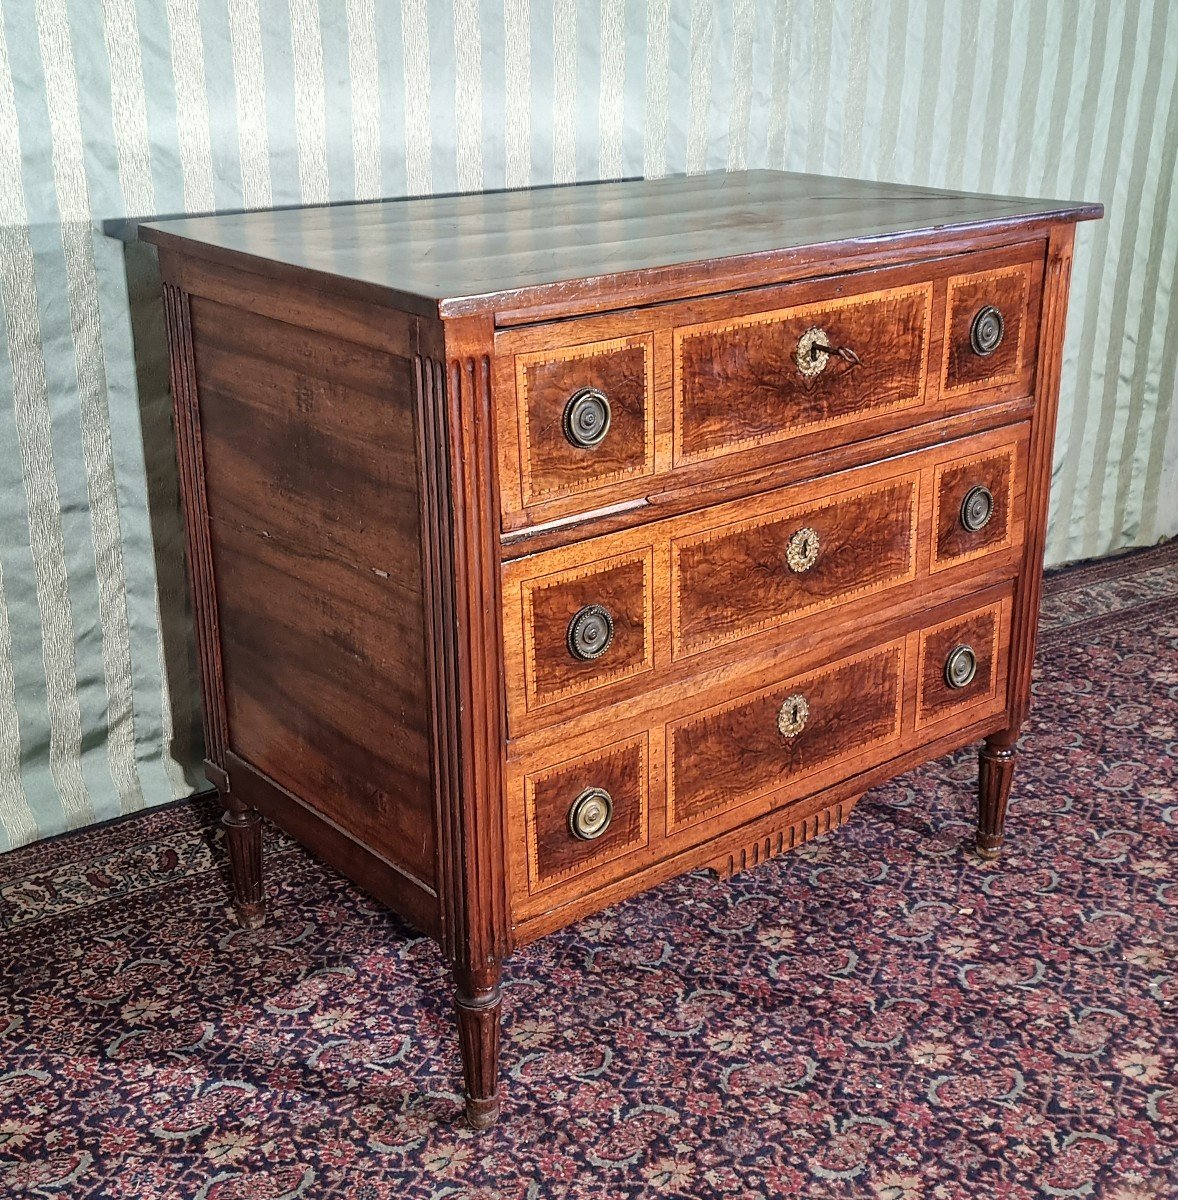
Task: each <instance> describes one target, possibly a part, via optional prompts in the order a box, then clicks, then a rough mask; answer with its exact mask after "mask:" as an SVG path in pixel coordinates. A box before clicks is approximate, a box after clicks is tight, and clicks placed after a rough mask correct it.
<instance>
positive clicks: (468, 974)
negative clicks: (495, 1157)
mask: <svg viewBox="0 0 1178 1200" xmlns="http://www.w3.org/2000/svg"><path fill="white" fill-rule="evenodd" d="M499 978H500V968H499V964H498V963H493V964H491V965H490V966H487V967H483V968H480V969H478V970H468V969H464V968H459V967H456V968H455V970H454V1007H455V1009H456V1011H457V1013H458V1044H459V1047H460V1049H461V1051H462V1074H463V1076H464V1078H465V1082H466V1119H467V1121H468V1123H469V1124H470V1127H471V1128H472V1129H488V1128H490V1126H492V1125H494V1124H495V1122H496V1121H497V1120H498V1119H499V1014H500V1010H501V1008H502V1004H503V997H502V993H501V992H500V990H499Z"/></svg>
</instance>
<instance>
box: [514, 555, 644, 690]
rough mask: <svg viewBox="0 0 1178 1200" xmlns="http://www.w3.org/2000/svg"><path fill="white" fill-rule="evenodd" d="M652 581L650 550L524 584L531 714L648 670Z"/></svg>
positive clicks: (526, 651) (526, 664)
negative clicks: (567, 698)
mask: <svg viewBox="0 0 1178 1200" xmlns="http://www.w3.org/2000/svg"><path fill="white" fill-rule="evenodd" d="M652 575H653V551H651V550H649V549H647V550H645V551H642V552H640V553H637V554H631V555H624V556H618V557H615V558H610V559H606V560H604V561H602V562H595V563H592V564H590V565H589V566H586V567H582V568H579V569H576V570H572V571H565V572H561V573H559V574H556V575H552V576H547V577H544V578H541V579H535V580H527V581H525V582H524V583H523V584H522V585H521V586H522V588H523V613H524V629H523V632H524V673H525V677H526V685H527V700H528V707H529V708H533V707H535V706H537V705H542V704H547V703H549V702H551V701H553V700H558V699H561V698H563V697H565V696H571V695H575V694H577V693H579V692H584V691H588V690H590V689H592V688H596V687H601V686H602V685H603V684H606V683H612V682H613V681H615V680H617V679H622V678H625V677H626V676H629V675H634V674H636V673H637V672H639V671H644V670H649V669H650V668H651V667H652V666H653V658H652V637H651V625H652V623H653V612H652V609H653V582H652ZM602 631H605V632H604V636H603V635H602ZM602 645H605V646H606V648H605V649H604V651H603V650H601V646H602Z"/></svg>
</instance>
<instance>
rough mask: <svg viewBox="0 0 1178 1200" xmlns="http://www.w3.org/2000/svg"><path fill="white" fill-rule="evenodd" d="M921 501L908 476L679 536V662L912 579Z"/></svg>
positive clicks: (675, 580) (675, 616)
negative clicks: (825, 499) (810, 503)
mask: <svg viewBox="0 0 1178 1200" xmlns="http://www.w3.org/2000/svg"><path fill="white" fill-rule="evenodd" d="M917 495H918V477H917V476H915V475H912V476H908V477H905V478H903V479H900V480H895V481H892V482H890V483H888V484H887V485H885V486H883V487H873V488H865V489H863V490H861V491H857V492H846V493H844V494H843V495H842V496H839V497H838V498H837V499H835V500H830V501H828V502H826V503H823V504H816V505H810V506H806V507H803V508H793V509H789V510H787V511H785V512H778V513H770V514H768V515H765V516H758V517H756V518H754V519H753V520H749V521H742V522H740V523H738V524H731V525H724V526H720V527H719V528H715V529H708V530H705V531H704V532H702V533H699V534H693V535H691V536H688V537H683V538H679V539H676V541H675V542H674V543H673V547H672V558H671V561H672V623H673V639H674V655H675V657H677V658H678V657H681V656H683V655H687V654H693V653H696V652H698V651H700V650H705V649H708V648H709V647H712V646H717V645H720V644H721V643H723V642H728V641H733V640H735V639H737V638H741V637H745V636H747V635H748V634H751V633H756V632H757V631H759V630H762V629H767V628H770V627H771V626H774V625H779V624H782V623H784V622H786V621H788V620H790V619H792V618H794V617H797V616H799V615H800V614H802V613H806V612H812V611H815V610H820V609H826V608H831V607H833V606H835V605H837V604H840V603H843V602H845V601H847V600H850V599H853V598H854V597H857V596H864V595H868V594H870V593H872V592H877V591H880V590H882V589H883V588H887V587H891V586H893V585H895V584H899V583H903V582H905V581H906V580H910V579H913V578H915V575H916V530H917V518H918V503H917Z"/></svg>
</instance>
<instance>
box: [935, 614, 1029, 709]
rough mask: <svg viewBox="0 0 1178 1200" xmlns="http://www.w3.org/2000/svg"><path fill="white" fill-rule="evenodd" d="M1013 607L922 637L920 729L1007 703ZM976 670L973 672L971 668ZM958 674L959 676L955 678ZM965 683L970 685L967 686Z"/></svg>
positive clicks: (948, 623)
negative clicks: (1008, 640)
mask: <svg viewBox="0 0 1178 1200" xmlns="http://www.w3.org/2000/svg"><path fill="white" fill-rule="evenodd" d="M1009 611H1010V602H1009V601H1003V602H1002V603H1001V604H995V605H991V606H990V607H989V608H984V609H981V610H980V611H978V612H973V613H970V614H968V615H967V616H965V617H961V618H958V619H957V620H953V621H946V622H945V623H943V624H941V625H936V626H934V627H933V628H931V629H926V630H924V631H922V632H921V634H920V653H919V656H918V664H917V685H916V687H917V692H916V725H917V727H918V728H919V727H920V726H922V725H927V724H929V723H930V722H932V721H940V720H943V719H945V718H947V717H951V716H953V715H954V714H958V713H962V712H965V713H966V714H967V719H969V720H972V719H974V717H976V716H977V715H978V713H977V712H976V711H975V710H979V709H980V710H983V711H984V710H985V709H987V708H992V709H995V710H997V709H999V708H1001V707H1002V705H1003V703H1004V702H1005V694H1004V689H1005V686H1006V650H1005V647H1006V639H1005V638H1004V636H1003V634H1004V630H1005V629H1006V627H1007V625H1008V622H1009ZM970 666H972V671H971V670H969V669H968V668H969V667H970ZM955 671H957V672H959V674H957V675H956V677H955ZM962 680H965V682H962Z"/></svg>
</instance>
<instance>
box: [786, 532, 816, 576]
mask: <svg viewBox="0 0 1178 1200" xmlns="http://www.w3.org/2000/svg"><path fill="white" fill-rule="evenodd" d="M821 545H822V543H821V541H820V540H819V537H818V534H817V532H816V531H815V530H813V529H811V528H810V527H809V526H803V527H802V528H801V529H799V530H797V531H796V532H795V533H794V534H793V535H792V536H791V537H790V539H789V544H788V545H787V546H786V548H785V563H786V566H788V567H789V569H790V570H791V571H793V573H794V574H795V575H802V574H804V573H805V572H806V571H808V570H809V569H810V568H811V567H812V566H813V565H814V564H815V563H816V562H817V561H818V551H819V550H820V549H821Z"/></svg>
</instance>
